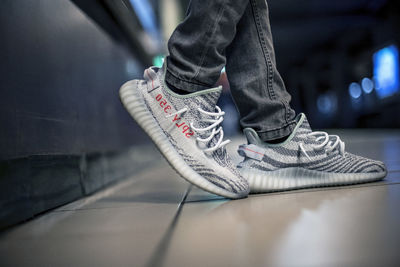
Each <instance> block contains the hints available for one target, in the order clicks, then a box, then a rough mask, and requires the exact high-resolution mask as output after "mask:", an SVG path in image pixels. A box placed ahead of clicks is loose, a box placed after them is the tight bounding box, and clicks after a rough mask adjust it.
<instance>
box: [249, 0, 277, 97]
mask: <svg viewBox="0 0 400 267" xmlns="http://www.w3.org/2000/svg"><path fill="white" fill-rule="evenodd" d="M250 2H251V6H252V10H253V14H254V19H255V23H256V29H257V33H258V39H259V41H260V44H261V50H262V52H263V54H264V60H265V61H266V64H267V72H268V81H267V83H268V84H267V88H268V95H269V97H270V98H271V99H272V100H275V99H276V95H275V92H274V90H273V86H272V81H273V69H272V60H271V56H270V54H269V52H268V50H267V47H266V43H265V39H264V34H263V31H262V26H261V22H260V16H259V14H258V7H257V3H256V1H254V0H250Z"/></svg>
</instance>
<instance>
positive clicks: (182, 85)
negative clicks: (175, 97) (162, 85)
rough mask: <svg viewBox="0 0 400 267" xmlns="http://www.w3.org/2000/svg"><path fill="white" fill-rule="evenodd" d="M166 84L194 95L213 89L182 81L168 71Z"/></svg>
mask: <svg viewBox="0 0 400 267" xmlns="http://www.w3.org/2000/svg"><path fill="white" fill-rule="evenodd" d="M165 82H166V83H167V85H168V84H170V85H172V86H174V87H175V88H178V89H180V90H183V91H186V92H188V93H193V92H197V91H201V90H204V89H209V88H211V86H207V85H203V84H198V83H193V82H188V81H185V80H182V79H180V78H178V77H176V76H175V75H173V74H172V73H171V72H170V71H169V70H168V69H167V71H166V73H165Z"/></svg>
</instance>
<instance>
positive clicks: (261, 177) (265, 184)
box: [239, 167, 386, 192]
mask: <svg viewBox="0 0 400 267" xmlns="http://www.w3.org/2000/svg"><path fill="white" fill-rule="evenodd" d="M239 170H240V172H241V174H242V175H243V177H245V178H246V179H247V181H248V182H249V185H250V191H251V192H268V191H279V190H287V189H297V188H308V187H319V186H333V185H345V184H357V183H364V182H372V181H377V180H381V179H383V178H384V177H385V175H386V173H385V172H381V173H331V172H321V171H315V170H308V169H304V168H301V167H292V168H284V169H279V170H274V171H262V170H256V169H249V168H241V169H239Z"/></svg>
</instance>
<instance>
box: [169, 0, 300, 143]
mask: <svg viewBox="0 0 400 267" xmlns="http://www.w3.org/2000/svg"><path fill="white" fill-rule="evenodd" d="M268 16H269V15H268V5H267V3H266V1H265V0H192V1H191V3H190V5H189V8H188V12H187V14H186V18H185V19H184V21H183V22H182V23H181V24H179V25H178V27H177V28H176V29H175V31H174V33H173V34H172V36H171V38H170V40H169V42H168V49H169V53H170V55H169V56H168V57H167V73H166V81H167V82H168V83H169V84H171V85H173V86H175V87H176V88H178V89H181V90H184V91H187V92H194V91H198V90H202V89H206V88H210V87H212V86H213V85H214V84H215V83H216V81H217V80H218V78H219V76H220V73H221V70H222V68H223V67H224V66H226V72H227V76H228V80H229V84H230V89H231V93H232V96H233V99H234V101H235V103H236V106H237V108H238V110H239V113H240V124H241V126H242V127H243V128H246V127H251V128H253V129H254V130H256V131H257V133H258V134H259V136H260V138H262V139H263V140H264V141H268V140H273V139H277V138H281V137H284V136H287V135H289V134H290V133H291V132H292V130H293V129H294V127H295V124H296V123H295V119H294V118H295V112H294V110H293V109H292V108H291V107H290V105H289V102H290V99H291V96H290V95H289V93H288V92H287V91H286V88H285V85H284V82H283V80H282V78H281V76H280V74H279V72H278V70H277V68H276V62H275V53H274V47H273V43H272V34H271V28H270V23H269V17H268Z"/></svg>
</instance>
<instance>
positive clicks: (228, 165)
mask: <svg viewBox="0 0 400 267" xmlns="http://www.w3.org/2000/svg"><path fill="white" fill-rule="evenodd" d="M165 68H166V67H165V64H164V67H163V68H162V69H159V68H156V67H151V68H149V69H146V70H145V72H144V78H145V80H132V81H129V82H127V83H125V84H124V85H123V86H122V87H121V89H120V98H121V100H122V103H123V104H124V106H125V108H126V109H127V110H128V112H129V113H130V114H131V116H132V117H133V118H134V119H135V120H136V122H137V123H138V124H139V125H140V126H141V127H142V128H143V130H144V131H145V132H146V133H147V134H148V135H149V136H150V138H151V139H152V140H153V141H154V143H155V144H156V146H157V147H158V148H159V150H160V151H161V153H162V154H163V155H164V157H165V158H166V159H167V160H168V162H169V163H170V164H171V165H172V167H173V168H174V169H175V170H176V171H177V172H178V173H179V174H180V175H181V176H182V177H183V178H185V179H186V180H188V181H189V182H191V183H193V184H195V185H197V186H199V187H200V188H202V189H204V190H206V191H209V192H211V193H214V194H217V195H221V196H224V197H227V198H242V197H246V196H247V195H248V193H249V186H248V183H247V180H246V179H244V178H243V177H242V176H241V175H240V173H239V172H238V170H237V169H236V166H234V164H233V163H232V162H231V160H230V158H229V156H228V154H227V152H226V150H225V145H226V144H227V143H229V140H225V141H224V140H223V137H224V132H223V130H222V127H221V126H220V124H221V122H222V120H223V115H224V112H223V111H221V109H220V108H219V107H218V106H216V103H217V100H218V98H219V96H220V94H221V90H222V88H221V87H216V88H211V89H207V90H203V91H199V92H196V93H191V94H187V95H178V94H176V93H174V92H172V91H171V90H170V89H169V88H168V87H167V86H166V85H165V82H164V75H165Z"/></svg>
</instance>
